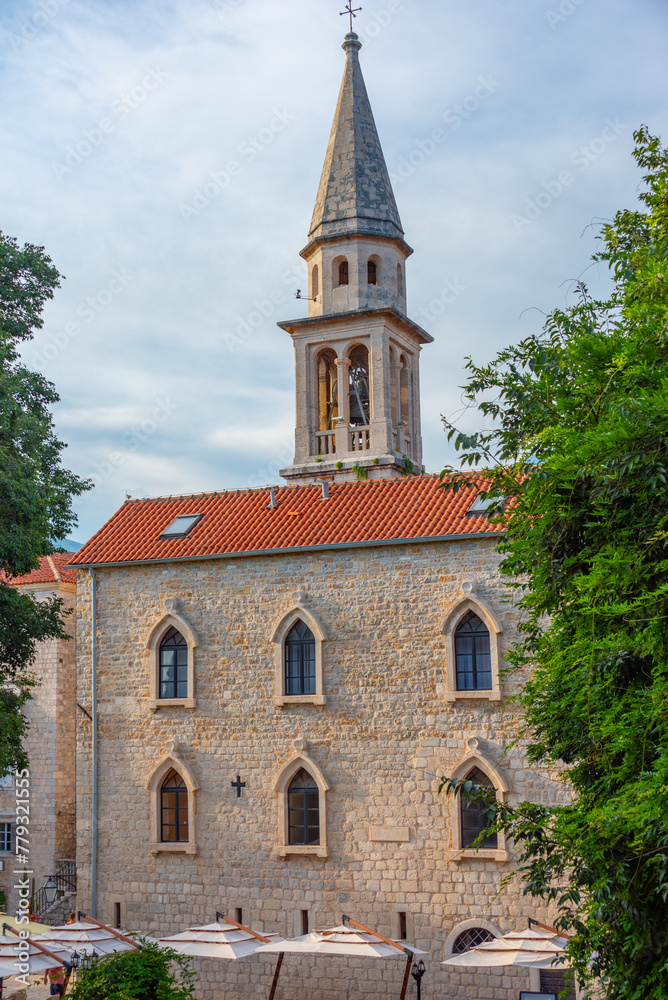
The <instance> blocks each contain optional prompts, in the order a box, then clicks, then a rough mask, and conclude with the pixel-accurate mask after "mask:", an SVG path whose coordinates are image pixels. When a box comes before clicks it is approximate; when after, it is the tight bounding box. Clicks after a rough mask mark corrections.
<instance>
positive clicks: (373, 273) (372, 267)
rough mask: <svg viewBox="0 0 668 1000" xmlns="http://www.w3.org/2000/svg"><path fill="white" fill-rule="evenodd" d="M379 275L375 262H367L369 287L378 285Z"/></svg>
mask: <svg viewBox="0 0 668 1000" xmlns="http://www.w3.org/2000/svg"><path fill="white" fill-rule="evenodd" d="M377 275H378V269H377V268H376V262H375V260H369V261H367V265H366V280H367V283H368V284H369V285H377V284H378V281H377Z"/></svg>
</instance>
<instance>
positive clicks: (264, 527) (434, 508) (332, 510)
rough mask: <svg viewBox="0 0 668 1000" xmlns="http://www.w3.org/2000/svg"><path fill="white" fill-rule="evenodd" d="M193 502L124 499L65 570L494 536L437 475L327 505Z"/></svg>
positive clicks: (316, 500) (346, 492)
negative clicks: (190, 521)
mask: <svg viewBox="0 0 668 1000" xmlns="http://www.w3.org/2000/svg"><path fill="white" fill-rule="evenodd" d="M270 489H271V487H265V488H263V489H253V490H250V489H249V490H239V491H236V492H227V493H204V494H199V495H194V496H179V497H160V498H157V499H153V500H127V501H126V502H125V503H124V504H123V506H122V507H121V508H120V509H119V510H118V511H117V512H116V513H115V514H114V516H113V517H112V518H111V519H110V520H109V521H107V523H106V524H105V525H104V526H103V527H102V528H100V530H99V531H98V532H97V533H96V534H95V535H93V537H92V538H91V539H90V541H88V542H86V544H85V545H84V546H83V548H82V549H80V550H79V551H78V552H77V553H75V554H74V555H73V556H71V557H70V565H73V566H82V565H91V564H95V565H97V564H103V563H119V562H138V561H144V560H158V561H162V560H169V559H178V558H181V559H182V558H188V557H189V558H195V557H206V556H214V555H225V554H237V553H238V554H243V553H251V552H257V553H261V552H267V551H276V550H285V549H295V548H296V549H300V548H309V547H313V546H329V545H346V544H354V543H360V542H372V541H391V540H393V539H409V538H438V537H443V536H448V535H468V534H475V533H477V532H494V531H498V530H499V529H498V526H491V525H490V524H489V523H488V521H487V519H486V518H485V517H484V516H467V513H466V511H467V510H468V508H469V507H470V506H471V504H472V503H473V499H474V497H475V496H476V492H475V490H467V489H462V490H460V491H459V493H457V494H454V493H450V492H445V491H444V490H443V489H442V488H440V484H439V479H438V477H437V476H420V477H411V478H406V479H384V480H383V479H381V480H372V481H361V482H351V483H337V484H336V485H330V487H329V494H330V495H329V499H328V500H323V499H321V497H322V489H321V487H320V486H319V485H315V486H283V487H279V486H277V487H276V488H275V496H276V507H275V508H273V509H272V508H270V507H269V498H270V494H269V490H270ZM186 514H201V515H203V516H202V518H201V520H199V521H198V523H197V524H196V525H195V526H194V527H193V528H192V530H191V531H190V533H189V534H188V535H186V536H185V537H184V538H170V539H161V538H160V535H161V534H162V532H164V530H165V529H166V528H167V526H168V525H169V524H170V523H171V522H172V521H173V519H174V518H175V517H176V516H177V515H186Z"/></svg>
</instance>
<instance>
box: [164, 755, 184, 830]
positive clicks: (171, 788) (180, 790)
mask: <svg viewBox="0 0 668 1000" xmlns="http://www.w3.org/2000/svg"><path fill="white" fill-rule="evenodd" d="M160 839H161V840H162V841H163V842H164V843H168V844H170V843H187V841H188V789H187V788H186V786H185V783H184V781H183V778H182V777H181V775H180V774H177V772H176V771H175V770H174V768H172V769H171V771H169V773H168V774H167V777H166V778H165V780H164V781H163V783H162V787H161V789H160Z"/></svg>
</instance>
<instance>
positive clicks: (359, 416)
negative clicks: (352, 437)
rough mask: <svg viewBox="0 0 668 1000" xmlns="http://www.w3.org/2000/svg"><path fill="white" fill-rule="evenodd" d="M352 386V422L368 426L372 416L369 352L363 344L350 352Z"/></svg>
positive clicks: (350, 385) (350, 380)
mask: <svg viewBox="0 0 668 1000" xmlns="http://www.w3.org/2000/svg"><path fill="white" fill-rule="evenodd" d="M348 381H349V388H350V423H351V424H352V426H353V427H368V426H369V422H370V421H369V417H370V404H369V399H370V393H369V352H368V350H367V349H366V347H364V345H363V344H360V345H358V346H357V347H353V349H352V351H351V352H350V368H349V370H348Z"/></svg>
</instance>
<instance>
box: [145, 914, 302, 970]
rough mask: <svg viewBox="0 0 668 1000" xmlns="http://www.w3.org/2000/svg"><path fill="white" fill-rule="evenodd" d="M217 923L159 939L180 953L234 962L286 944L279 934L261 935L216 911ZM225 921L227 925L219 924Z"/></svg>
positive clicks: (190, 928)
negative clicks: (271, 946) (262, 947)
mask: <svg viewBox="0 0 668 1000" xmlns="http://www.w3.org/2000/svg"><path fill="white" fill-rule="evenodd" d="M217 917H218V919H217V920H216V923H214V924H206V925H205V926H204V927H189V928H188V930H186V931H182V932H181V933H180V934H171V935H170V936H169V937H164V938H160V940H159V942H158V943H159V944H160V945H164V946H165V947H169V948H173V949H174V951H178V952H179V954H180V955H197V956H199V957H200V958H222V959H228V961H234V960H236V959H237V958H246V956H247V955H252V954H253V953H254V952H256V951H257V950H258V949H259V948H260V947H261V946H265V945H268V944H274V943H277V942H278V943H283V938H282V937H279V935H278V934H269V933H267V934H265V933H264V932H262V933H261V934H260V933H259V932H258V931H253V930H251V929H250V928H249V927H244V925H243V924H238V923H237V922H236V921H234V920H230V919H229V918H228V917H224V916H223V914H222V913H219V914H217ZM220 920H224V921H225V923H226V924H227V926H223V925H222V924H221V923H219V921H220Z"/></svg>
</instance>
